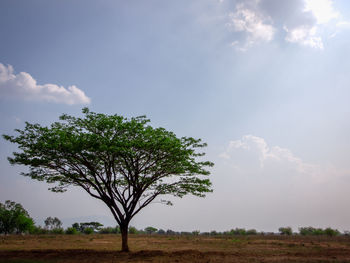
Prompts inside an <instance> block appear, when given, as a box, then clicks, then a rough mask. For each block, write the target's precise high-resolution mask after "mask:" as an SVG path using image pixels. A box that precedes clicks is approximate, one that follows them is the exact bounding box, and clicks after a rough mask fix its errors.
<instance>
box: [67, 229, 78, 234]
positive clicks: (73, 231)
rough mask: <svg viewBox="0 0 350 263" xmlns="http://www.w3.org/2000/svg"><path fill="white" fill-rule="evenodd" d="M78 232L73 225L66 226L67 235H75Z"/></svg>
mask: <svg viewBox="0 0 350 263" xmlns="http://www.w3.org/2000/svg"><path fill="white" fill-rule="evenodd" d="M78 233H79V232H78V230H77V229H76V228H74V227H68V228H67V229H66V234H67V235H76V234H78Z"/></svg>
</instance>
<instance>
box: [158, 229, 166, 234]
mask: <svg viewBox="0 0 350 263" xmlns="http://www.w3.org/2000/svg"><path fill="white" fill-rule="evenodd" d="M157 234H158V235H165V231H164V230H163V229H159V230H158V231H157Z"/></svg>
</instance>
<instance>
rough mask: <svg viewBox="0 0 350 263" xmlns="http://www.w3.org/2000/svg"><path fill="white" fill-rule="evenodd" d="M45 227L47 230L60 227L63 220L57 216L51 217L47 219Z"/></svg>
mask: <svg viewBox="0 0 350 263" xmlns="http://www.w3.org/2000/svg"><path fill="white" fill-rule="evenodd" d="M44 223H45V228H46V229H47V230H54V229H60V228H61V227H62V222H61V220H59V219H58V218H57V217H51V216H49V217H48V218H46V219H45V221H44Z"/></svg>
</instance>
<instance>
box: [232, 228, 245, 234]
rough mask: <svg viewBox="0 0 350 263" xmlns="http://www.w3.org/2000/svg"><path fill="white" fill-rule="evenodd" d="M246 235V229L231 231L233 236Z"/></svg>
mask: <svg viewBox="0 0 350 263" xmlns="http://www.w3.org/2000/svg"><path fill="white" fill-rule="evenodd" d="M246 233H247V231H246V230H245V229H244V228H235V229H231V231H230V234H231V235H245V234H246Z"/></svg>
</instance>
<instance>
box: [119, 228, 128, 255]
mask: <svg viewBox="0 0 350 263" xmlns="http://www.w3.org/2000/svg"><path fill="white" fill-rule="evenodd" d="M120 232H121V234H122V252H129V246H128V225H121V226H120Z"/></svg>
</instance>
